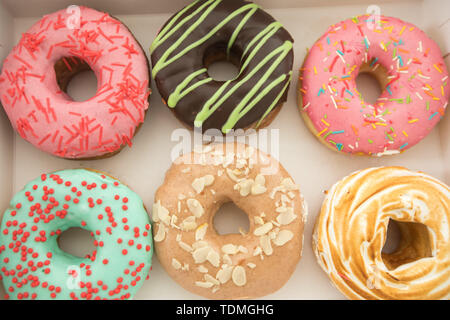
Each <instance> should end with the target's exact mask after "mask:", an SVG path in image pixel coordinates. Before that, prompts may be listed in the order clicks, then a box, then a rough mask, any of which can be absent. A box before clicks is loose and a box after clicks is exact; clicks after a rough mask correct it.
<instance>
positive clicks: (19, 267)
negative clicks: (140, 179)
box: [0, 169, 153, 300]
mask: <svg viewBox="0 0 450 320" xmlns="http://www.w3.org/2000/svg"><path fill="white" fill-rule="evenodd" d="M73 227H79V228H82V229H85V230H88V231H90V232H91V235H92V236H93V237H94V239H95V240H94V245H95V250H94V252H92V254H89V255H87V256H86V257H85V258H80V257H75V256H72V255H70V254H68V253H66V252H64V251H62V250H61V249H60V248H59V246H58V242H57V239H58V237H59V235H60V234H61V233H62V232H64V231H65V230H67V229H69V228H73ZM152 254H153V243H152V232H151V225H150V222H149V218H148V214H147V212H146V210H145V208H144V205H143V203H142V200H141V198H140V197H139V196H138V195H137V194H136V193H134V192H133V191H131V190H130V189H129V188H128V187H127V186H125V185H124V184H122V183H121V182H120V181H118V180H115V179H114V178H111V177H109V176H106V175H105V174H102V173H98V172H95V171H92V170H86V169H74V170H64V171H59V172H55V173H51V174H43V175H41V177H40V178H38V179H35V180H33V181H31V182H30V183H28V184H27V185H26V186H25V188H24V189H23V190H22V191H20V192H18V193H17V194H16V195H15V196H14V198H13V199H12V200H11V203H10V207H9V208H8V209H7V210H6V211H5V213H4V215H3V220H2V224H1V233H0V279H2V280H3V284H4V286H5V290H6V292H7V294H6V298H10V299H83V300H84V299H97V300H98V299H130V298H132V297H133V295H134V294H135V293H136V292H137V290H138V289H139V288H140V287H141V286H142V284H143V282H144V280H145V279H146V278H147V275H148V272H149V270H150V267H151V261H152V260H151V259H152Z"/></svg>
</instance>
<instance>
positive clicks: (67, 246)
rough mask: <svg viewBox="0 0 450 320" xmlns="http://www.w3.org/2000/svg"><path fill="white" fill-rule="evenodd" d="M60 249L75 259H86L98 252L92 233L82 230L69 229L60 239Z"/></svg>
mask: <svg viewBox="0 0 450 320" xmlns="http://www.w3.org/2000/svg"><path fill="white" fill-rule="evenodd" d="M58 245H59V248H60V249H61V250H62V251H64V252H66V253H68V254H70V255H72V256H75V257H79V258H85V257H86V256H88V255H91V254H92V252H94V251H95V250H96V248H95V246H94V242H93V238H92V236H91V233H90V232H89V231H87V230H84V229H81V228H69V229H67V230H66V231H64V232H62V233H61V235H60V236H59V237H58Z"/></svg>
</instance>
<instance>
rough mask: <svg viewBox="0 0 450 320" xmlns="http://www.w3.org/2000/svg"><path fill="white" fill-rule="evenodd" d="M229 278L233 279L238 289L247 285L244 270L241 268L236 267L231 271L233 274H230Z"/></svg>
mask: <svg viewBox="0 0 450 320" xmlns="http://www.w3.org/2000/svg"><path fill="white" fill-rule="evenodd" d="M231 278H232V279H233V282H234V284H235V285H237V286H238V287H242V286H243V285H245V284H246V283H247V276H246V274H245V269H244V268H243V267H241V266H236V267H234V269H233V272H232V274H231Z"/></svg>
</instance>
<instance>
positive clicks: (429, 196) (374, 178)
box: [313, 167, 450, 300]
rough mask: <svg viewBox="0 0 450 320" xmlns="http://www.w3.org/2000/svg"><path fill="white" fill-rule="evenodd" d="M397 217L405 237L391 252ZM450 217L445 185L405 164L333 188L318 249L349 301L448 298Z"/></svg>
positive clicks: (449, 190) (321, 220) (318, 236)
mask: <svg viewBox="0 0 450 320" xmlns="http://www.w3.org/2000/svg"><path fill="white" fill-rule="evenodd" d="M391 219H392V220H394V221H396V222H397V225H398V226H399V230H400V233H401V240H400V243H399V245H398V247H397V249H396V250H395V251H394V252H392V253H384V252H382V249H383V246H384V243H385V241H386V237H387V228H388V224H389V221H390V220H391ZM449 220H450V188H449V187H448V186H447V185H446V184H444V183H442V182H440V181H438V180H437V179H435V178H433V177H431V176H429V175H426V174H424V173H421V172H412V171H409V170H407V169H405V168H401V167H381V168H369V169H365V170H361V171H358V172H355V173H353V174H351V175H349V176H347V177H345V178H344V179H342V180H341V181H339V182H337V183H336V184H335V185H334V186H333V187H332V188H331V189H330V190H329V191H328V193H327V196H326V199H325V201H324V203H323V205H322V210H321V212H320V216H319V217H318V218H317V221H316V227H315V231H314V235H313V250H314V252H315V255H316V258H317V261H318V262H319V264H320V266H321V267H322V269H323V270H324V271H325V272H326V273H327V274H328V276H329V277H330V279H331V281H332V282H333V284H334V285H335V286H336V287H337V288H338V289H339V290H340V291H341V292H342V293H343V294H344V295H345V296H347V297H348V298H350V299H371V300H372V299H380V300H381V299H383V300H393V299H396V300H397V299H408V300H416V299H449V298H450V267H449V266H450V239H449V237H450V227H449V226H450V224H449Z"/></svg>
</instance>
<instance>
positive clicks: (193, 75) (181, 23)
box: [150, 0, 293, 134]
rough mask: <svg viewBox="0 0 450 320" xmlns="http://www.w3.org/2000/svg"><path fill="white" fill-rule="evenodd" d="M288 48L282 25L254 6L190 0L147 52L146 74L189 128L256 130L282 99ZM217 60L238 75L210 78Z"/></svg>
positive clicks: (287, 72) (288, 63) (288, 65)
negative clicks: (149, 68)
mask: <svg viewBox="0 0 450 320" xmlns="http://www.w3.org/2000/svg"><path fill="white" fill-rule="evenodd" d="M292 46H293V39H292V37H291V36H290V34H289V33H288V32H287V31H286V30H285V29H284V28H283V26H282V25H281V23H279V22H277V21H275V20H274V18H273V17H271V16H270V15H269V14H267V13H266V12H264V11H263V10H262V9H261V8H260V7H259V6H258V5H257V4H254V3H251V2H249V1H242V0H226V1H222V0H197V1H194V2H192V3H191V4H189V5H187V6H186V7H184V8H183V9H182V10H180V11H178V12H177V13H176V14H175V15H173V16H172V17H171V18H170V19H169V20H168V21H167V22H166V24H165V25H164V26H163V27H162V29H161V30H160V31H159V33H158V35H157V37H156V39H155V40H154V41H153V43H152V45H151V48H150V53H151V61H152V65H153V69H152V75H153V77H154V79H155V82H156V86H157V88H158V90H159V92H160V94H161V96H162V99H163V102H164V103H165V104H166V105H167V106H168V107H169V108H170V110H172V111H173V113H174V114H175V116H176V117H177V118H178V119H179V120H180V121H181V122H182V123H183V124H184V125H185V126H186V127H188V128H191V129H193V128H201V130H202V132H206V131H207V130H208V129H214V130H215V131H218V130H221V131H222V132H223V133H228V132H230V130H236V129H247V128H261V127H264V126H267V125H268V124H269V123H270V122H271V121H272V120H273V119H274V118H275V115H276V114H277V113H278V111H279V110H280V108H281V106H282V104H283V103H284V102H285V101H286V98H287V92H288V88H289V83H290V80H291V77H292V64H293V50H292ZM223 60H228V61H230V62H231V63H233V64H234V65H235V66H236V67H237V68H238V70H239V74H238V75H237V76H236V77H235V78H234V79H230V80H228V81H216V80H214V79H213V78H212V77H210V76H209V74H208V66H209V65H210V64H211V63H214V62H217V61H223ZM210 132H211V131H210ZM219 134H220V132H219Z"/></svg>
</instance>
